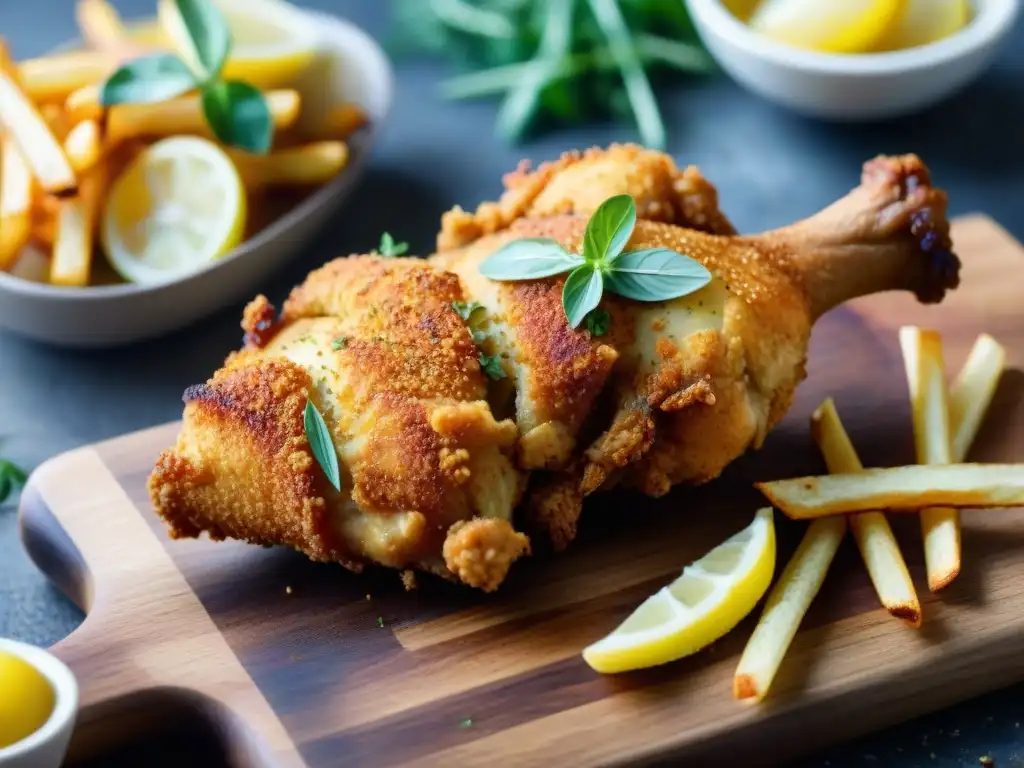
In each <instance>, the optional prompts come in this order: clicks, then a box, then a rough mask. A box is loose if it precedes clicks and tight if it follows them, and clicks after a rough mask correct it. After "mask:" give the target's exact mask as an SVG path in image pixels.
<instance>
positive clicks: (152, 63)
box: [100, 53, 196, 107]
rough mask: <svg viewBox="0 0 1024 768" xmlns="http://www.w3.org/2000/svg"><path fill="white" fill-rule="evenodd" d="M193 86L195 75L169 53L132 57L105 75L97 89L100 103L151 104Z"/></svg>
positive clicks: (110, 104)
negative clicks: (107, 75)
mask: <svg viewBox="0 0 1024 768" xmlns="http://www.w3.org/2000/svg"><path fill="white" fill-rule="evenodd" d="M195 87H196V78H195V76H194V75H193V74H192V70H190V69H189V68H188V67H187V66H185V64H184V62H182V60H181V59H179V58H178V57H177V56H175V55H174V54H171V53H154V54H153V55H151V56H143V57H142V58H139V59H133V60H132V61H129V62H128V63H127V64H125V65H124V66H122V67H119V68H118V69H117V71H116V72H114V74H112V75H111V76H110V77H108V78H107V80H106V82H104V83H103V86H102V87H101V88H100V104H101V105H103V106H104V107H112V106H114V105H115V104H151V103H153V102H157V101H166V100H167V99H173V98H174V97H175V96H181V94H183V93H187V92H188V91H191V90H192V89H193V88H195Z"/></svg>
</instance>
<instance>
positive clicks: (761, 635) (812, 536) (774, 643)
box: [732, 517, 846, 701]
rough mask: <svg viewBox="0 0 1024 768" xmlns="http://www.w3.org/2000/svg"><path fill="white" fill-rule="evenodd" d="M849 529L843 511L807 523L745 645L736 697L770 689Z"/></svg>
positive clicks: (759, 695)
mask: <svg viewBox="0 0 1024 768" xmlns="http://www.w3.org/2000/svg"><path fill="white" fill-rule="evenodd" d="M844 535H846V518H843V517H827V518H822V519H821V520H815V521H814V522H813V523H811V524H810V525H809V526H808V527H807V533H805V534H804V538H803V539H802V540H801V542H800V546H798V547H797V549H796V552H795V553H794V554H793V557H792V559H791V560H790V561H789V562H788V563H787V564H786V567H785V569H784V570H783V571H782V575H781V576H780V577H779V580H778V582H777V583H776V584H775V586H774V587H773V588H772V590H771V592H770V593H769V594H768V599H767V600H766V602H765V606H764V612H763V613H762V614H761V619H760V621H758V623H757V626H756V627H754V632H753V634H752V635H751V636H750V640H748V641H747V646H746V648H744V649H743V655H742V656H741V657H740V663H739V665H738V666H737V667H736V672H735V674H734V675H733V681H732V691H733V696H734V697H735V698H737V699H753V700H755V701H760V700H761V699H763V698H764V697H765V694H767V693H768V689H769V687H771V684H772V680H774V679H775V674H776V672H778V671H779V667H780V666H781V665H782V659H783V657H785V655H786V651H787V650H788V648H789V646H790V643H792V642H793V638H794V637H795V636H796V633H797V630H798V629H799V628H800V622H802V621H803V619H804V616H805V615H806V614H807V609H808V608H810V606H811V603H812V602H813V601H814V598H815V596H816V595H817V594H818V590H820V589H821V585H822V584H823V583H824V582H825V576H826V575H827V574H828V569H829V566H830V565H831V564H832V560H833V559H834V558H835V555H836V551H837V550H838V549H839V545H840V544H841V543H842V541H843V536H844Z"/></svg>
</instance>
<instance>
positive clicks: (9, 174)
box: [0, 135, 32, 270]
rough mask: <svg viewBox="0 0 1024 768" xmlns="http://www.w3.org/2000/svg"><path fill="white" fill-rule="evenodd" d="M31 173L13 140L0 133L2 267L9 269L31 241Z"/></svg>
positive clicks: (0, 256)
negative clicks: (29, 239)
mask: <svg viewBox="0 0 1024 768" xmlns="http://www.w3.org/2000/svg"><path fill="white" fill-rule="evenodd" d="M31 212H32V175H31V173H29V168H28V163H26V162H25V158H24V157H23V156H22V154H21V151H20V150H19V149H18V147H17V145H16V144H15V143H14V140H13V139H12V138H11V137H9V136H4V135H0V270H7V269H10V268H11V267H12V266H14V263H15V262H16V261H17V260H18V257H19V256H20V255H21V251H22V249H23V248H24V247H25V244H26V243H27V242H28V238H29V230H30V224H31Z"/></svg>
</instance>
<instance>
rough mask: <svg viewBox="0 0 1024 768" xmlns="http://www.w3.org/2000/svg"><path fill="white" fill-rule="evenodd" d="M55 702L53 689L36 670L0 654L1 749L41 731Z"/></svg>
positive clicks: (12, 657)
mask: <svg viewBox="0 0 1024 768" xmlns="http://www.w3.org/2000/svg"><path fill="white" fill-rule="evenodd" d="M55 702H56V696H55V694H54V692H53V687H52V686H51V685H50V682H49V681H48V680H47V679H46V678H45V677H43V675H42V674H41V673H40V672H39V671H38V670H37V669H36V668H35V667H33V666H32V665H31V664H29V663H28V662H27V661H25V660H23V659H21V658H19V657H18V656H14V655H12V654H9V653H4V652H3V651H0V749H3V748H4V747H9V746H10V745H11V744H16V743H18V742H19V741H21V740H22V739H24V738H26V737H27V736H31V735H32V734H33V733H35V732H36V731H38V730H39V729H40V728H42V727H43V725H44V724H45V723H46V721H47V720H49V719H50V714H51V713H52V712H53V707H54V703H55Z"/></svg>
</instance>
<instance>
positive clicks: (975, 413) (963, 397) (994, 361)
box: [949, 333, 1006, 462]
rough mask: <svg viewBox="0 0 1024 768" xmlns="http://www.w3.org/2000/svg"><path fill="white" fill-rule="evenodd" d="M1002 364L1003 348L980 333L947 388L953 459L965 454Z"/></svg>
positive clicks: (984, 410)
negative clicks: (961, 366) (962, 365)
mask: <svg viewBox="0 0 1024 768" xmlns="http://www.w3.org/2000/svg"><path fill="white" fill-rule="evenodd" d="M1005 367H1006V350H1005V349H1003V347H1002V345H1001V344H1000V343H999V342H998V341H996V340H995V339H993V338H992V337H991V336H989V335H988V334H987V333H983V334H981V335H980V336H979V337H978V338H977V339H976V340H975V342H974V346H973V347H972V348H971V353H970V354H969V355H968V356H967V362H966V363H964V367H963V368H961V369H960V373H959V375H958V376H957V378H956V381H954V382H953V384H952V386H951V387H950V388H949V422H950V428H951V429H952V432H953V440H952V446H951V449H950V452H951V453H952V459H953V461H957V462H959V461H963V460H964V459H966V458H967V452H968V451H969V450H970V449H971V443H973V442H974V438H975V436H976V435H977V434H978V429H979V428H980V427H981V422H982V420H983V419H984V418H985V412H986V411H987V410H988V407H989V404H990V403H991V402H992V396H993V395H995V392H996V386H997V385H998V384H999V377H1000V376H1002V374H1003V368H1005Z"/></svg>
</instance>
